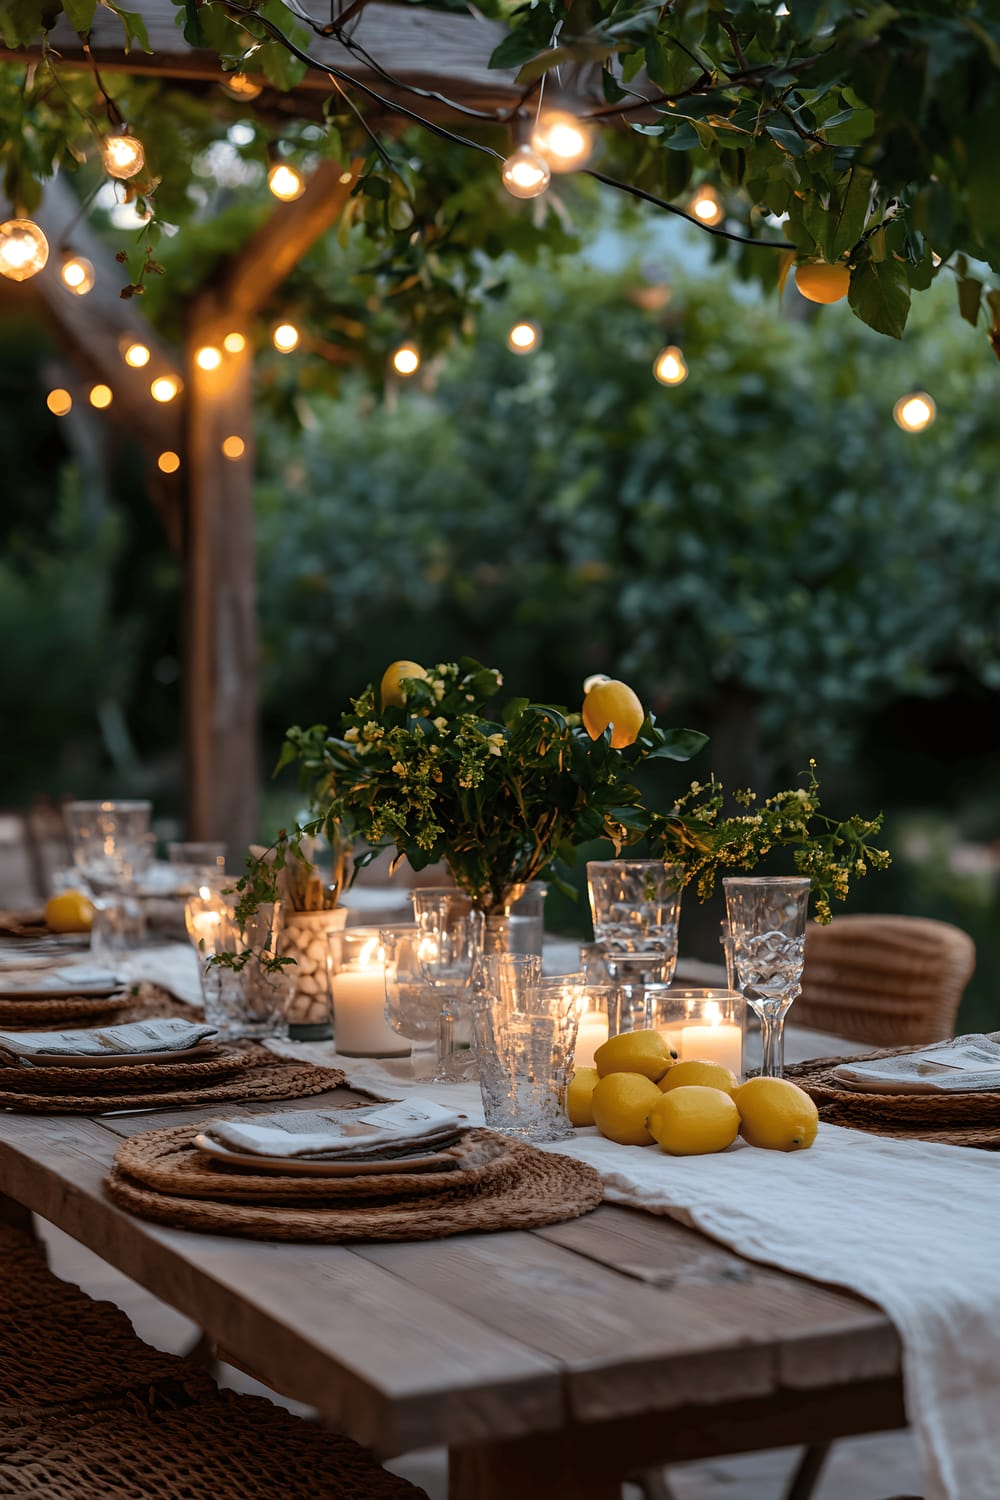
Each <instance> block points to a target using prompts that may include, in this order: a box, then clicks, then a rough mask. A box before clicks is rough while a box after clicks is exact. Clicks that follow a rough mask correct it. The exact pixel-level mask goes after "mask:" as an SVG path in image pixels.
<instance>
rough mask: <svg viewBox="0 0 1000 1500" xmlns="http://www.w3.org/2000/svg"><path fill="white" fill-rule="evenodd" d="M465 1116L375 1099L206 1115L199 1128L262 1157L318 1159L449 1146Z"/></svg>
mask: <svg viewBox="0 0 1000 1500" xmlns="http://www.w3.org/2000/svg"><path fill="white" fill-rule="evenodd" d="M467 1124H468V1121H467V1120H466V1119H465V1117H464V1116H463V1115H460V1114H456V1113H455V1112H454V1111H452V1110H449V1109H444V1108H442V1106H441V1105H440V1104H434V1103H433V1102H432V1101H431V1100H430V1099H408V1100H407V1101H406V1102H405V1103H404V1104H389V1105H385V1104H380V1105H377V1106H376V1107H375V1108H373V1109H351V1110H323V1109H310V1110H283V1111H281V1112H280V1113H278V1114H274V1115H259V1116H258V1117H257V1119H256V1120H254V1121H253V1123H252V1124H251V1123H250V1122H249V1121H244V1120H211V1121H209V1123H208V1124H207V1125H205V1126H204V1129H203V1133H204V1134H205V1135H207V1136H208V1137H209V1139H210V1140H213V1141H216V1142H217V1143H218V1144H219V1145H222V1146H228V1147H229V1149H230V1150H232V1151H246V1152H249V1153H251V1154H252V1155H254V1156H262V1157H285V1158H287V1157H314V1158H316V1159H317V1160H322V1161H363V1160H365V1159H366V1158H376V1157H386V1156H401V1155H412V1154H413V1152H414V1150H415V1149H416V1148H418V1147H419V1148H422V1149H423V1150H426V1151H430V1150H436V1149H440V1148H442V1147H444V1146H449V1145H451V1143H452V1142H453V1141H454V1140H455V1139H456V1138H457V1137H458V1135H459V1134H460V1132H461V1131H462V1129H463V1128H464V1126H465V1125H467Z"/></svg>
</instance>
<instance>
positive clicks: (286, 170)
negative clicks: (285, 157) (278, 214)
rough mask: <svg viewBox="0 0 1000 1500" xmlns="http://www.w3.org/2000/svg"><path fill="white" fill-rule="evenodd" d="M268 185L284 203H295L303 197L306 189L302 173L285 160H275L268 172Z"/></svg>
mask: <svg viewBox="0 0 1000 1500" xmlns="http://www.w3.org/2000/svg"><path fill="white" fill-rule="evenodd" d="M267 185H268V187H269V188H270V189H271V192H272V193H273V194H274V196H275V197H276V198H279V199H280V200H281V202H282V203H294V202H295V200H296V198H301V197H302V194H303V193H304V192H305V190H306V183H305V178H304V177H303V176H302V173H301V172H299V171H296V169H295V167H290V166H289V165H288V163H287V162H283V161H279V162H275V164H274V166H273V167H272V168H271V170H270V171H269V172H268V174H267Z"/></svg>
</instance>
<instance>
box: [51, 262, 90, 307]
mask: <svg viewBox="0 0 1000 1500" xmlns="http://www.w3.org/2000/svg"><path fill="white" fill-rule="evenodd" d="M59 275H60V277H61V279H62V284H63V286H64V287H66V288H67V290H68V291H71V292H72V293H73V294H74V296H77V297H85V296H86V295H87V293H88V292H92V291H93V290H94V267H93V263H92V262H91V261H89V260H88V259H87V257H86V256H85V255H69V256H67V257H66V259H65V260H64V261H63V263H62V265H61V266H60V268H59Z"/></svg>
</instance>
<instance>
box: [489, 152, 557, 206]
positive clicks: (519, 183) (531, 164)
mask: <svg viewBox="0 0 1000 1500" xmlns="http://www.w3.org/2000/svg"><path fill="white" fill-rule="evenodd" d="M500 176H501V179H502V181H503V185H504V187H505V188H506V189H507V191H508V193H510V194H511V196H512V197H514V198H538V197H540V196H541V194H542V193H544V192H545V189H546V188H547V187H548V185H549V183H550V182H551V181H552V170H551V168H550V167H549V164H548V162H547V161H546V160H545V158H544V157H543V156H539V154H538V152H537V151H532V149H531V147H530V146H518V148H517V150H516V151H513V152H512V153H511V154H510V156H508V158H507V160H506V161H505V162H504V164H503V167H502V169H501V172H500Z"/></svg>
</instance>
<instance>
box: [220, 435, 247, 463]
mask: <svg viewBox="0 0 1000 1500" xmlns="http://www.w3.org/2000/svg"><path fill="white" fill-rule="evenodd" d="M222 451H223V453H224V454H225V456H226V458H231V459H234V460H235V459H237V458H242V457H243V455H244V453H245V452H246V451H247V445H246V443H245V442H244V441H243V439H242V438H241V437H237V435H236V434H235V433H233V435H232V436H231V437H227V438H223V440H222Z"/></svg>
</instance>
